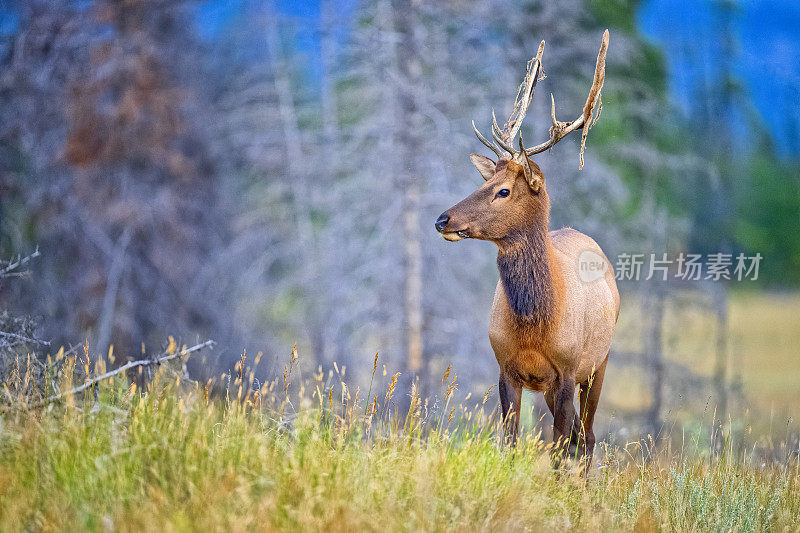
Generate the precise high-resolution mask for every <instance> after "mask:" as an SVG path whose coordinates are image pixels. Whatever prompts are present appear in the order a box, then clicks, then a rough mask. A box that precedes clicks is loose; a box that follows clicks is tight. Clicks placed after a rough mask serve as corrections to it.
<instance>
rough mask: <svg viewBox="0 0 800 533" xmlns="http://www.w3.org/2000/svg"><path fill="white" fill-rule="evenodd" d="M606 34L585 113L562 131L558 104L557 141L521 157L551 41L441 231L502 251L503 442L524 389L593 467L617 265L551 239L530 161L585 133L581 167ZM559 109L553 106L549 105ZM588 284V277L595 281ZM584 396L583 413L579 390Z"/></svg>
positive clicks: (559, 234)
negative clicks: (589, 265)
mask: <svg viewBox="0 0 800 533" xmlns="http://www.w3.org/2000/svg"><path fill="white" fill-rule="evenodd" d="M608 41H609V36H608V31H607V30H606V32H605V33H604V34H603V42H602V45H601V47H600V52H599V53H598V56H597V65H596V67H595V75H594V81H593V83H592V87H591V89H590V91H589V97H588V99H587V101H586V105H585V106H584V109H583V112H582V113H581V114H580V115H579V116H578V118H577V119H575V120H573V121H571V122H560V121H558V120H557V119H556V116H555V101H554V100H552V108H551V109H552V111H551V119H552V127H551V128H550V138H549V139H548V140H547V141H545V142H543V143H541V144H539V145H537V146H535V147H532V148H525V147H524V146H523V141H522V137H521V135H520V137H519V145H518V146H519V147H518V148H516V147H514V138H515V137H516V135H517V134H518V133H519V129H520V127H521V125H522V120H523V118H524V117H525V113H526V111H527V109H528V106H529V105H530V102H531V99H532V98H533V91H534V88H535V86H536V83H537V81H538V80H539V79H540V75H541V59H542V53H543V51H544V41H542V43H541V45H540V46H539V51H538V53H537V55H536V57H535V58H533V59H532V60H531V61H530V62H529V63H528V70H527V73H526V76H525V79H524V80H523V82H522V85H521V86H520V89H519V92H518V94H517V99H516V102H515V106H514V112H513V113H512V115H511V117H510V118H509V120H508V122H507V123H506V124H505V125H504V126H503V127H502V128H501V127H500V126H499V125H498V124H497V120H496V119H494V113H492V116H493V119H494V120H493V124H492V137H493V139H494V142H492V141H489V140H487V139H486V138H485V137H484V136H483V135H481V133H480V132H479V131H478V129H477V128H476V127H475V125H474V123H473V129H474V130H475V134H476V135H477V136H478V138H479V139H480V140H481V142H482V143H483V144H485V145H486V146H487V147H489V148H490V149H491V150H492V151H493V152H495V153H496V154H497V157H498V160H497V161H496V162H495V161H493V160H491V159H489V158H487V157H484V156H480V155H477V154H472V155H471V156H470V158H471V160H472V162H473V164H474V165H475V167H476V168H477V169H478V172H480V174H481V175H482V176H483V178H484V179H485V180H486V182H485V183H484V184H483V185H481V187H479V188H478V190H476V191H475V192H474V193H472V194H471V195H469V196H468V197H467V198H465V199H464V200H462V201H461V202H459V203H458V204H456V205H455V206H453V207H451V208H450V209H448V210H447V211H445V212H444V213H442V215H441V216H440V217H439V219H438V220H437V221H436V229H437V230H438V231H439V232H440V233H441V234H442V236H443V237H444V238H445V239H447V240H449V241H458V240H461V239H464V238H473V239H482V240H487V241H492V242H493V243H495V244H496V245H497V247H498V254H497V266H498V270H499V272H500V280H499V281H498V283H497V289H496V291H495V295H494V303H493V304H492V315H491V323H490V326H489V340H490V342H491V345H492V349H493V350H494V353H495V357H496V358H497V363H498V365H499V366H500V381H499V393H500V403H501V406H502V410H503V420H504V423H505V425H504V428H505V434H506V440H507V442H509V443H510V444H511V445H513V444H514V443H515V442H516V439H517V434H518V432H519V409H520V407H519V406H520V399H521V394H522V388H523V387H524V388H528V389H531V390H534V391H539V392H542V393H544V397H545V400H546V401H547V405H548V406H549V407H550V410H551V412H552V413H553V417H554V420H555V422H554V425H553V435H554V440H555V443H556V445H557V446H556V448H555V449H556V450H558V451H564V452H566V451H572V452H574V451H577V453H579V454H580V455H581V456H583V457H591V455H592V452H593V449H594V441H595V437H594V432H593V429H592V428H593V423H594V414H595V410H596V409H597V402H598V400H599V397H600V390H601V388H602V385H603V376H604V373H605V369H606V363H607V362H608V357H609V349H610V346H611V339H612V337H613V335H614V327H615V325H616V322H617V316H618V315H619V305H620V299H619V292H618V291H617V284H616V282H615V280H614V274H613V269H612V266H611V263H610V262H609V261H608V259H607V258H606V256H605V254H603V251H602V250H601V249H600V247H599V246H598V245H597V243H596V242H594V240H592V239H591V238H590V237H587V236H586V235H584V234H582V233H580V232H578V231H575V230H573V229H569V228H562V229H559V230H555V231H549V214H550V199H549V197H548V195H547V187H546V184H545V179H544V175H543V174H542V171H541V169H540V168H539V166H538V165H537V164H536V163H534V162H533V161H531V159H530V156H532V155H534V154H538V153H541V152H543V151H545V150H547V149H549V148H551V147H552V146H553V145H555V144H556V143H557V142H558V141H560V140H561V139H563V138H564V137H565V136H566V135H568V134H569V133H571V132H573V131H576V130H579V129H580V130H582V135H581V150H580V166H581V167H582V166H583V151H584V146H585V141H586V133H587V132H588V130H589V128H590V127H591V126H592V125H593V124H594V122H595V121H596V120H597V117H598V115H599V113H600V108H601V106H602V104H601V100H600V98H601V95H600V92H601V89H602V87H603V81H604V78H605V57H606V50H607V48H608ZM551 99H552V96H551ZM585 261H590V262H593V265H594V266H595V268H596V269H599V270H595V271H594V272H598V274H597V275H596V276H591V275H588V276H587V275H583V276H581V275H580V272H579V264H583V262H585ZM590 274H591V273H590ZM576 386H578V387H579V388H580V413H576V412H575V408H574V407H573V400H574V394H575V388H576Z"/></svg>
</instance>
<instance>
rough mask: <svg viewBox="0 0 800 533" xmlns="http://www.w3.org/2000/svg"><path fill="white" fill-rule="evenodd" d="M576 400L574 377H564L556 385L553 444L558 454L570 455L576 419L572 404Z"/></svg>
mask: <svg viewBox="0 0 800 533" xmlns="http://www.w3.org/2000/svg"><path fill="white" fill-rule="evenodd" d="M574 398H575V379H574V378H573V377H572V376H564V377H563V378H562V379H561V380H560V382H559V383H558V384H557V385H556V389H555V392H554V396H553V419H554V422H553V443H554V451H555V452H556V453H558V452H563V453H568V451H569V442H570V437H571V436H572V428H573V423H574V421H575V418H576V414H575V407H574V406H573V404H572V402H573V400H574Z"/></svg>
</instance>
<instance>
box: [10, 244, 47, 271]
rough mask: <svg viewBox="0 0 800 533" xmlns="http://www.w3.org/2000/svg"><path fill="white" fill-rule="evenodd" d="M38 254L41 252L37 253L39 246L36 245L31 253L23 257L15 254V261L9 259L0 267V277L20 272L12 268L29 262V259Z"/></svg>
mask: <svg viewBox="0 0 800 533" xmlns="http://www.w3.org/2000/svg"><path fill="white" fill-rule="evenodd" d="M40 255H42V254H40V253H39V247H38V246H37V247H36V250H34V251H33V253H32V254H31V255H28V256H25V257H21V256H17V260H16V261H14V260H11V261H10V262H9V263H8V264H7V265H6V266H5V267H4V268H3V269H0V278H5V277H9V276H14V275H18V274H20V273H19V272H14V270H16V269H17V268H19V267H21V266H25V265H26V264H28V263H29V262H30V260H31V259H35V258H37V257H39V256H40Z"/></svg>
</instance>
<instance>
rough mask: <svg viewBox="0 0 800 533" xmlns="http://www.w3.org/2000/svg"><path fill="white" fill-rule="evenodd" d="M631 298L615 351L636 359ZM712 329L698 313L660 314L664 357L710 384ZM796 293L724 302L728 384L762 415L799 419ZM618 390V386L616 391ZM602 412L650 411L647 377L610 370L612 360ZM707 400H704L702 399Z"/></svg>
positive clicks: (637, 331) (636, 310)
mask: <svg viewBox="0 0 800 533" xmlns="http://www.w3.org/2000/svg"><path fill="white" fill-rule="evenodd" d="M646 319H647V317H645V316H644V315H643V313H642V311H641V305H640V302H639V301H637V300H636V299H635V298H634V299H630V300H627V301H625V304H624V305H623V306H622V312H621V315H620V319H619V323H618V327H617V333H616V336H615V340H614V348H615V349H617V350H622V351H633V352H641V351H642V350H643V347H642V326H643V321H644V320H646ZM716 334H717V322H716V317H715V316H714V314H713V312H712V310H710V309H703V308H702V307H701V306H698V305H685V306H676V305H674V303H672V302H670V303H668V305H667V306H666V308H665V316H664V335H663V339H662V342H663V344H662V351H663V355H664V357H665V358H666V359H667V360H669V361H674V362H677V363H681V364H683V365H685V366H687V367H689V368H691V369H692V370H693V371H695V372H697V373H698V374H699V375H704V376H711V375H712V373H713V371H714V364H715V355H714V354H715V353H716V346H715V342H716ZM798 347H800V293H798V292H792V293H769V292H731V293H730V298H729V301H728V350H727V351H728V365H729V366H728V379H729V380H733V379H740V380H741V383H742V389H743V392H744V394H745V400H746V404H747V407H749V408H751V409H753V410H755V411H757V412H759V413H761V414H762V415H765V417H766V421H764V422H763V423H762V424H761V426H762V427H761V428H760V429H762V430H764V431H766V428H765V427H763V426H765V425H766V426H768V425H769V418H770V414H774V415H775V416H776V417H778V418H780V416H783V417H787V416H791V417H793V418H794V419H798V418H800V413H798V411H797V405H798V404H800V386H798V383H800V349H798ZM621 384H624V386H621ZM603 395H604V399H603V401H604V402H607V403H606V404H605V405H606V408H619V409H622V410H635V409H638V408H641V407H643V406H646V405H647V404H648V403H649V401H650V400H649V398H650V390H649V380H648V376H647V375H645V374H643V373H642V370H641V369H631V368H624V367H619V366H615V364H614V358H613V352H612V359H611V364H610V367H609V371H608V373H607V377H606V385H605V387H604V394H603ZM706 396H707V395H706Z"/></svg>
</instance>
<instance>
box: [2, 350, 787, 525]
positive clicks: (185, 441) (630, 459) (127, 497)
mask: <svg viewBox="0 0 800 533" xmlns="http://www.w3.org/2000/svg"><path fill="white" fill-rule="evenodd" d="M295 362H296V357H295V356H293V357H292V360H291V362H290V363H289V364H288V365H287V367H286V373H285V374H284V376H283V377H282V378H281V379H278V380H277V381H275V382H273V383H269V384H266V385H264V386H262V387H260V388H259V387H257V386H254V385H253V383H254V380H253V376H252V374H250V373H248V372H247V371H245V370H244V364H241V365H240V366H239V367H238V368H237V374H236V375H235V376H232V378H231V380H230V385H229V386H228V387H227V388H226V389H225V390H224V391H223V394H221V395H217V396H215V395H211V394H209V391H208V389H207V388H206V387H204V386H202V385H200V384H197V383H193V382H187V381H185V380H183V379H182V378H181V377H180V372H177V370H178V369H172V368H171V367H169V366H167V365H164V367H162V368H161V370H160V371H159V373H158V375H157V376H156V378H155V380H154V381H153V382H151V384H150V386H149V387H148V389H147V390H146V391H139V390H136V388H135V387H134V386H130V387H128V386H127V384H126V383H125V382H124V380H117V381H116V382H114V381H113V380H112V381H107V382H104V383H103V384H102V385H100V386H99V388H98V391H97V400H96V401H95V400H94V397H93V395H92V394H87V395H85V396H80V397H77V396H76V397H74V398H72V399H69V400H68V401H67V402H65V403H62V404H54V405H51V406H50V407H49V408H46V409H42V410H34V411H25V410H13V411H8V412H6V413H4V414H2V415H1V416H2V417H1V418H0V530H2V531H29V530H90V531H96V530H120V531H129V530H136V531H138V530H158V531H162V530H174V531H195V530H205V531H217V530H233V531H241V530H258V531H270V530H291V531H294V530H323V529H324V530H333V531H344V530H347V531H353V530H368V531H379V530H380V531H384V530H397V531H414V530H426V531H442V530H492V531H494V530H499V531H518V530H534V531H537V530H551V529H555V528H559V529H573V530H579V531H580V530H592V531H595V530H598V529H599V530H632V529H636V530H639V531H655V530H660V529H663V530H668V531H669V530H681V531H707V530H718V531H729V530H736V531H765V530H786V531H798V530H800V522H799V521H798V519H800V470H799V468H800V467H799V466H798V461H797V458H796V455H795V456H787V457H786V458H785V460H783V461H776V462H770V463H769V464H762V463H761V461H760V460H758V461H756V460H755V458H754V457H751V456H749V455H748V454H747V453H743V454H741V455H739V456H736V457H734V456H733V452H732V451H731V450H733V449H734V446H733V445H732V443H730V442H728V443H727V444H726V446H725V447H724V450H723V453H717V454H712V453H710V451H709V450H708V448H707V446H706V445H704V444H703V441H702V439H701V438H696V439H694V440H691V439H689V441H687V443H686V444H685V446H682V447H681V449H679V450H672V451H666V450H661V449H658V448H656V447H654V446H652V445H647V444H646V443H640V442H635V443H630V444H628V445H625V446H621V447H618V448H601V449H599V450H598V452H597V453H596V457H595V461H596V462H597V463H598V464H596V465H595V466H594V468H593V469H592V470H591V472H590V474H589V475H588V476H587V477H581V476H580V475H579V474H578V473H576V472H574V471H573V470H575V465H574V464H573V463H569V464H568V465H567V466H565V467H563V468H562V469H554V468H553V465H552V462H551V459H550V456H549V451H548V447H547V446H546V445H544V444H543V443H542V442H541V440H539V439H538V435H537V434H536V433H528V434H526V435H524V438H522V439H521V442H520V445H519V447H518V448H517V449H516V450H515V451H512V450H509V449H507V448H505V447H503V446H501V442H500V437H499V435H498V431H497V430H498V427H497V420H496V417H494V416H493V413H494V411H493V409H494V406H493V402H494V400H493V399H492V400H491V401H489V398H490V395H489V394H487V395H486V396H484V397H483V398H476V399H473V400H471V401H470V400H469V398H467V399H465V401H464V402H461V403H458V404H456V401H455V388H456V384H457V380H456V378H455V376H454V375H451V374H448V375H447V377H446V379H444V380H443V384H442V392H441V393H440V394H439V396H438V398H433V399H431V400H429V401H426V400H423V399H420V398H418V397H416V396H412V400H411V408H410V410H409V413H398V412H397V401H396V398H395V394H397V391H395V389H394V385H393V382H394V381H393V380H392V378H391V377H390V376H387V377H386V378H383V377H382V376H380V375H379V376H376V378H375V380H374V382H373V383H372V384H371V385H370V389H369V393H368V394H366V395H363V396H362V393H361V391H359V390H358V389H356V390H355V391H353V390H350V389H348V388H347V387H346V385H344V383H342V382H341V381H340V379H339V378H340V376H339V375H338V372H331V373H328V374H327V375H324V374H323V373H322V372H320V373H318V374H317V375H316V376H314V377H313V378H312V379H310V380H308V381H306V382H304V383H293V382H292V369H293V367H294V365H295ZM81 366H82V365H81V363H80V361H78V362H77V364H76V362H75V361H74V360H73V361H70V360H69V358H66V359H65V362H64V363H63V364H61V366H60V367H59V366H58V365H52V366H51V369H50V372H53V371H52V369H53V368H58V371H57V372H53V373H52V375H51V376H50V379H57V380H58V381H59V382H60V383H62V385H63V386H67V385H68V383H69V382H70V381H71V380H73V376H72V373H73V372H75V368H81ZM376 366H377V365H376ZM83 367H86V364H84V365H83ZM67 374H69V375H67ZM26 379H27V384H28V385H29V384H30V381H31V378H30V377H27V378H26V375H25V372H24V371H18V372H17V373H16V374H15V375H13V376H12V378H11V379H10V380H8V381H7V382H6V383H5V384H4V390H5V392H6V395H7V397H12V398H14V399H15V400H16V401H17V402H18V403H19V402H20V401H23V400H26V399H27V398H26V397H21V396H25V395H28V394H30V390H32V389H31V388H30V387H29V386H28V387H27V388H26V386H27V385H26ZM75 382H76V383H77V382H79V380H77V379H76V380H75ZM256 383H257V382H256ZM15 394H16V395H17V396H16V397H15V396H14V395H15ZM359 396H362V397H361V399H359ZM435 404H438V405H439V406H440V408H438V409H434V408H433V406H434V405H435ZM570 465H572V466H570Z"/></svg>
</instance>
